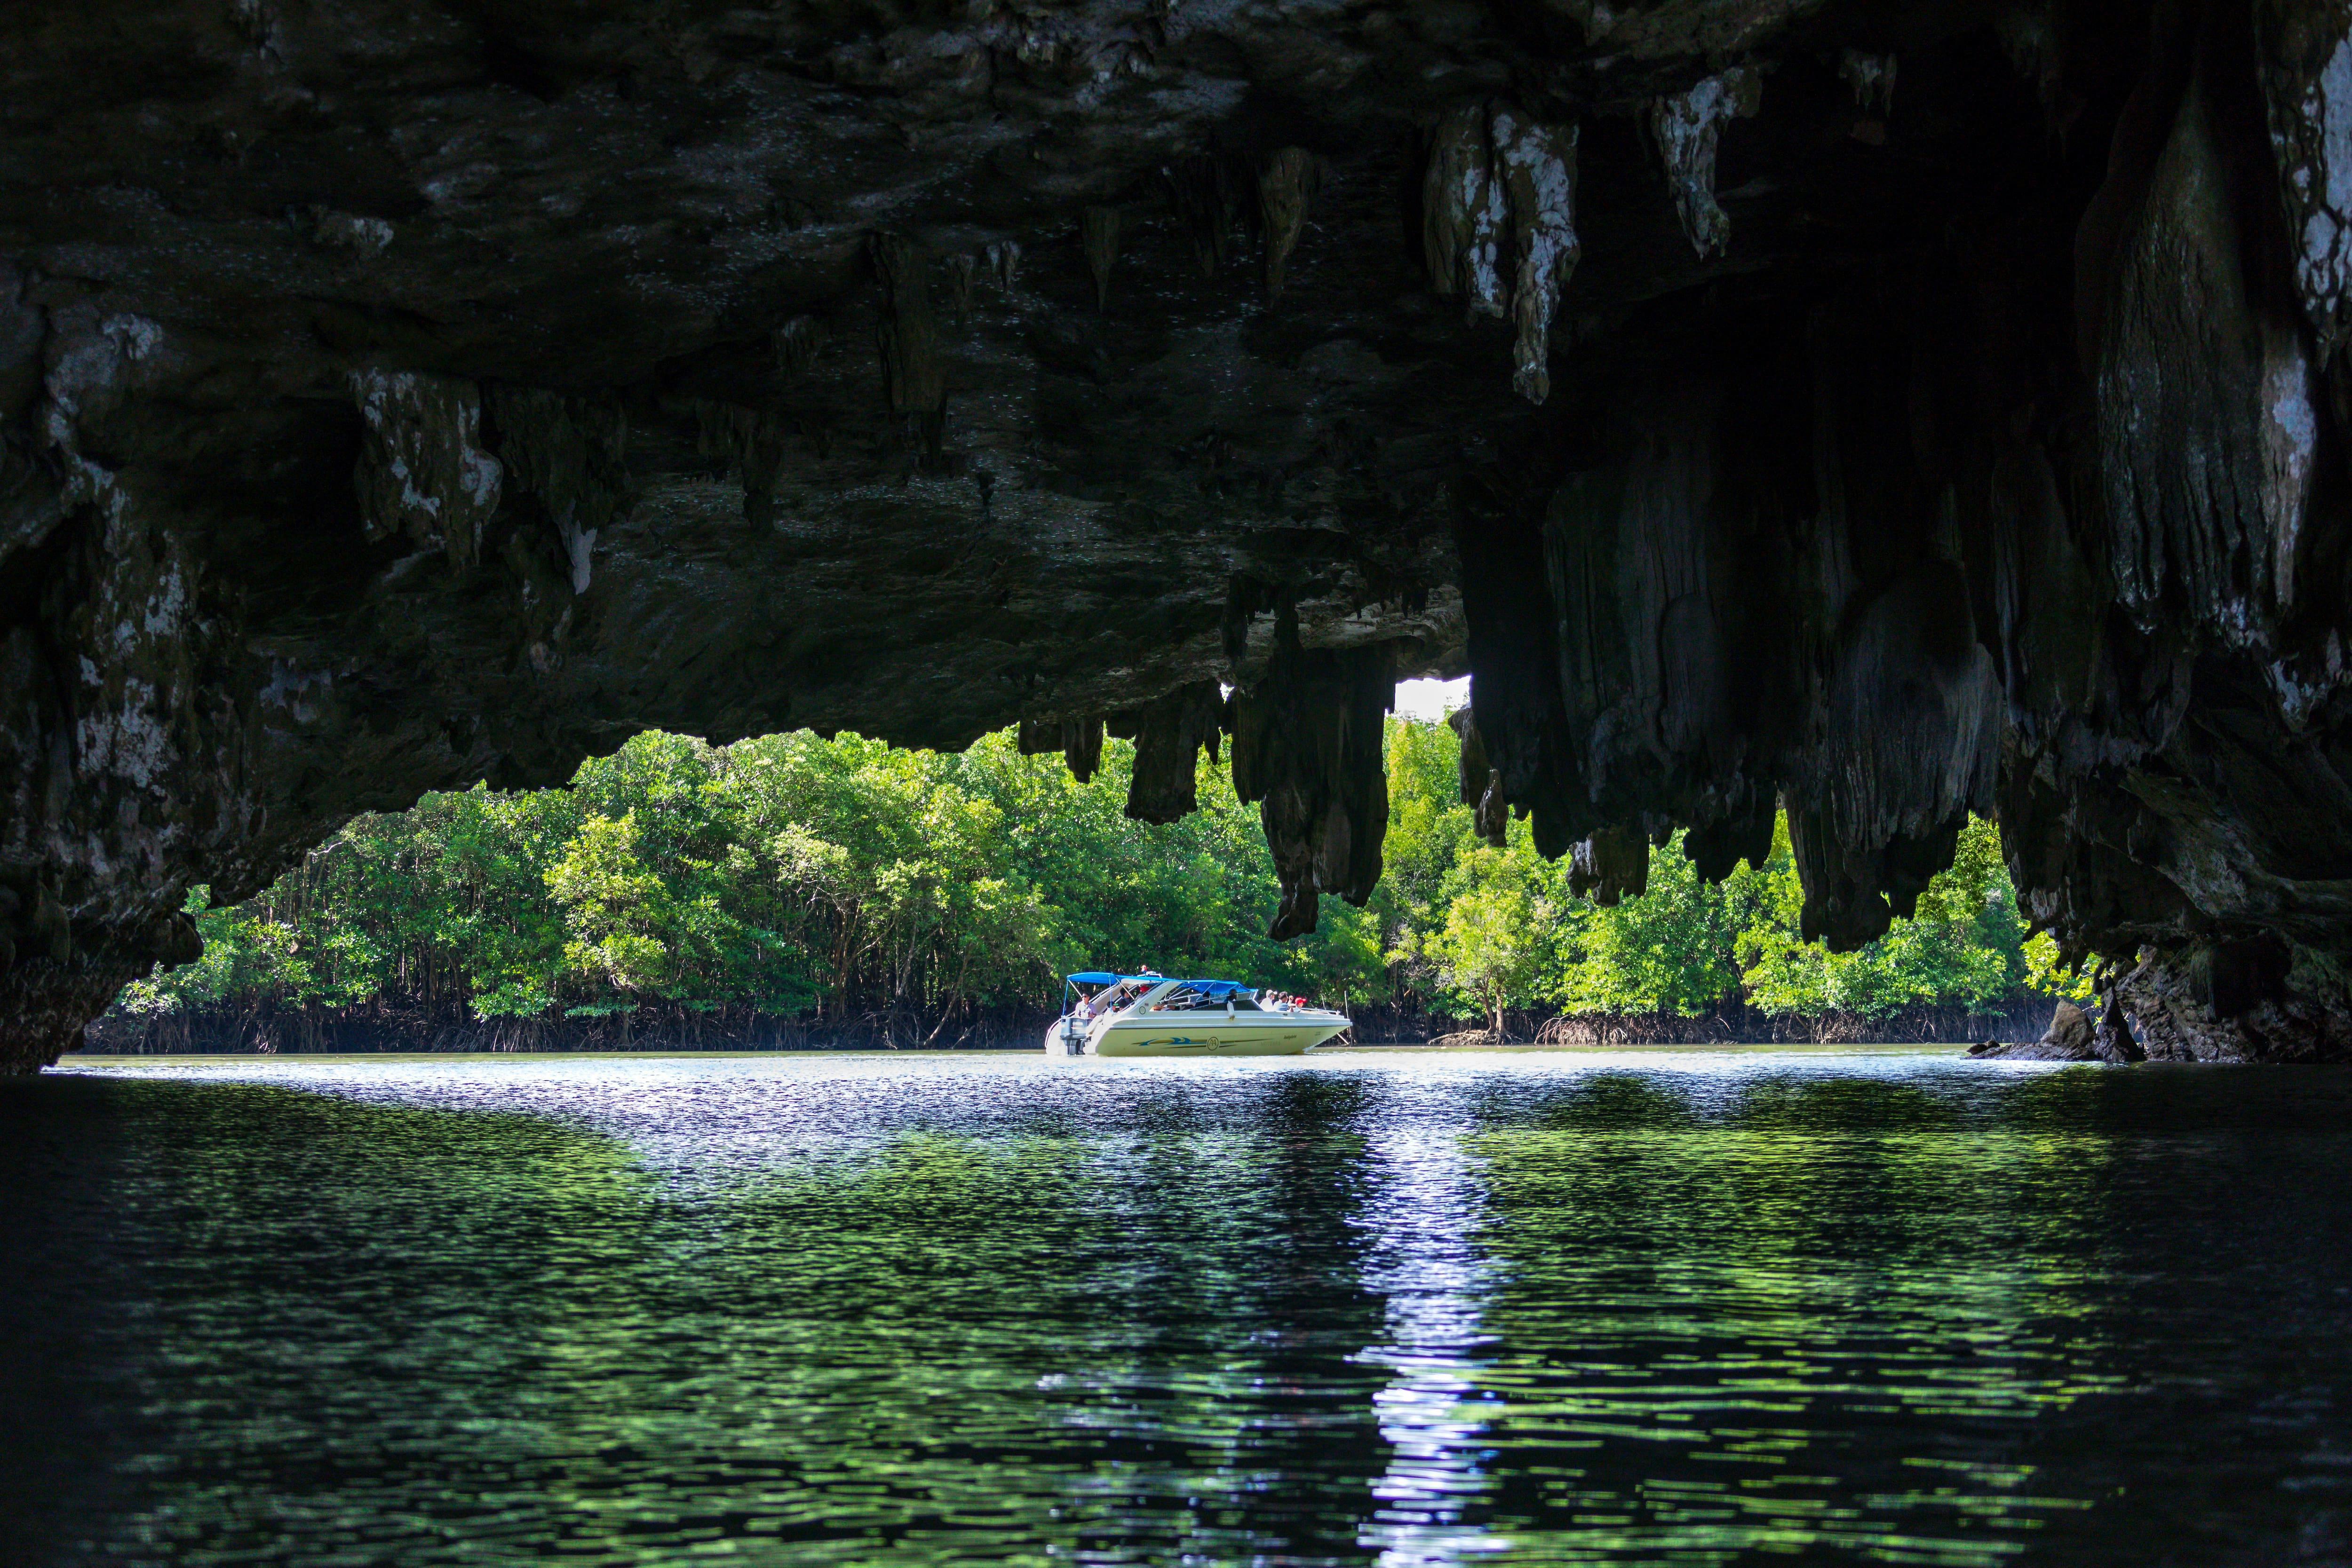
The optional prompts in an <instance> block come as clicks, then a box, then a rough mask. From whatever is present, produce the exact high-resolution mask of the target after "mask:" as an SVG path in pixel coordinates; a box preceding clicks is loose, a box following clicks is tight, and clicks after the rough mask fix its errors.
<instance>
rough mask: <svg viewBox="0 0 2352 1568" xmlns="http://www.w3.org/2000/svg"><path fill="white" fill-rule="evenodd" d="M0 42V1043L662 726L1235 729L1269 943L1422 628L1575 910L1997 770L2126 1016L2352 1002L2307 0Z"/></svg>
mask: <svg viewBox="0 0 2352 1568" xmlns="http://www.w3.org/2000/svg"><path fill="white" fill-rule="evenodd" d="M0 28H5V39H0V43H5V48H0V61H5V73H6V83H7V94H6V101H7V104H8V113H7V115H6V116H5V118H0V1063H5V1065H6V1066H9V1067H11V1068H16V1069H26V1068H31V1067H34V1066H37V1065H38V1064H39V1063H41V1062H43V1061H47V1060H49V1059H51V1058H52V1057H53V1056H54V1055H55V1054H56V1053H57V1052H58V1051H59V1050H60V1049H62V1048H64V1047H65V1046H67V1045H68V1044H69V1043H70V1042H71V1041H72V1040H73V1039H74V1038H75V1031H76V1030H78V1029H79V1025H80V1023H81V1021H82V1020H83V1019H86V1018H87V1017H88V1016H89V1015H90V1014H91V1013H92V1012H94V1011H95V1010H97V1009H99V1008H100V1007H102V1006H103V1005H104V1003H105V1001H106V999H107V998H108V997H109V996H110V994H111V993H112V992H113V990H114V989H115V988H117V987H118V986H119V985H120V983H121V981H122V980H123V979H124V978H125V977H129V976H131V975H132V974H135V973H137V972H139V971H140V970H141V969H142V968H143V967H146V966H148V965H150V964H152V963H154V962H157V961H159V960H168V959H172V958H175V957H182V956H186V954H187V953H188V952H189V951H190V947H191V944H192V942H193V939H194V933H193V930H192V929H191V928H190V927H189V925H188V923H187V922H186V921H185V919H184V918H183V917H181V916H180V915H177V913H176V911H177V909H178V907H179V904H180V903H181V900H182V897H183V894H184V891H185V889H186V888H187V887H188V886H189V885H190V884H191V883H194V882H198V881H204V882H209V883H211V884H212V886H213V887H214V889H215V893H216V894H218V895H219V896H223V897H229V898H235V897H239V896H242V895H244V894H247V893H249V892H251V891H252V890H254V889H255V888H257V887H258V886H259V885H261V884H262V883H264V882H266V881H267V880H268V878H269V877H271V876H272V875H273V874H275V873H277V872H278V871H279V870H280V869H282V868H283V867H285V866H286V865H288V864H289V863H290V862H291V861H292V859H293V858H294V857H296V856H299V854H301V853H302V852H305V851H306V850H307V849H308V848H309V847H310V846H311V845H314V844H316V843H317V842H318V841H320V839H321V838H322V837H323V836H325V835H326V834H328V833H329V832H331V831H332V830H333V829H334V827H335V826H336V825H337V824H338V823H339V822H341V821H342V820H344V819H345V818H346V817H347V816H348V815H349V814H351V813H352V812H354V811H358V810H371V809H388V808H396V807H399V806H403V805H404V804H406V803H408V802H409V801H410V800H414V799H415V796H416V795H417V794H418V793H419V792H420V791H423V790H425V789H436V788H448V787H462V786H464V785H467V784H470V783H472V782H473V781H475V780H477V779H488V780H490V781H492V782H493V783H497V784H501V785H508V784H525V783H544V782H551V781H554V780H558V779H562V778H563V777H565V776H566V775H567V774H568V773H569V772H570V770H571V769H572V767H573V766H574V765H575V764H576V763H577V761H578V759H579V758H581V757H583V755H586V754H588V753H590V752H593V751H595V750H599V749H603V748H607V747H612V746H613V745H614V744H616V743H617V742H618V741H619V740H621V739H622V738H624V737H625V736H627V735H628V734H630V733H632V732H633V731H635V730H636V729H638V728H641V727H646V726H648V725H659V726H664V727H671V728H677V729H682V730H687V731H691V732H694V733H697V734H701V735H706V736H709V737H713V738H718V739H724V738H728V737H733V736H738V735H741V734H745V733H751V732H756V731H761V730H766V729H773V728H778V727H790V726H795V725H803V724H805V725H812V726H815V727H819V728H823V729H827V730H831V729H836V728H843V727H854V728H857V729H860V730H864V731H867V732H870V733H874V734H878V735H882V736H886V737H890V738H892V739H894V740H898V741H902V742H906V743H908V744H929V745H959V744H961V743H963V742H966V741H968V740H970V739H971V737H974V736H976V735H978V734H979V733H981V732H982V731H983V730H985V729H988V728H991V727H997V726H1001V725H1004V724H1008V723H1011V722H1013V721H1015V720H1020V721H1023V723H1024V729H1023V741H1024V747H1031V748H1036V749H1045V750H1055V751H1061V752H1063V753H1064V754H1065V755H1066V757H1067V758H1069V760H1070V763H1071V765H1072V766H1073V767H1074V768H1079V769H1081V770H1087V769H1091V768H1092V767H1093V766H1094V764H1095V761H1096V759H1097V758H1098V756H1099V748H1100V745H1101V740H1102V737H1103V736H1104V735H1105V734H1106V733H1118V734H1129V735H1132V736H1133V737H1135V739H1136V741H1137V744H1138V747H1139V757H1140V758H1142V759H1143V760H1142V763H1141V765H1140V766H1139V772H1138V777H1137V782H1136V792H1135V796H1134V798H1133V800H1131V802H1130V806H1131V809H1132V810H1134V811H1135V812H1136V813H1137V814H1138V815H1139V816H1143V817H1147V818H1151V819H1155V820H1156V819H1160V818H1165V817H1167V816H1169V815H1171V814H1172V813H1175V812H1179V811H1181V810H1184V809H1185V808H1186V806H1187V805H1188V804H1189V802H1190V799H1191V777H1190V773H1189V771H1188V768H1189V764H1190V760H1191V758H1194V757H1196V756H1197V755H1198V754H1199V752H1200V750H1201V749H1202V747H1209V746H1214V745H1219V744H1222V743H1223V738H1224V737H1228V736H1229V737H1230V739H1231V745H1232V747H1233V754H1232V755H1233V759H1234V771H1235V777H1236V780H1237V782H1239V783H1240V784H1241V786H1242V787H1243V789H1244V793H1246V794H1248V795H1249V797H1250V798H1251V799H1253V800H1258V801H1260V802H1261V807H1262V810H1263V812H1264V816H1265V824H1266V827H1267V831H1268V832H1269V834H1270V836H1271V838H1272V841H1273V843H1274V846H1275V851H1276V860H1277V862H1278V863H1279V865H1280V867H1281V869H1282V873H1283V876H1284V879H1285V885H1286V902H1285V906H1284V910H1283V914H1282V917H1281V929H1283V930H1285V931H1294V930H1297V929H1302V928H1304V926H1305V925H1308V924H1311V922H1312V920H1313V918H1314V912H1315V907H1316V904H1317V901H1318V899H1319V897H1320V896H1321V894H1325V893H1337V894H1340V895H1342V896H1347V897H1358V898H1360V897H1362V896H1364V895H1365V894H1367V893H1368V892H1369V891H1370V885H1371V883H1372V881H1373V879H1374V878H1375V877H1377V875H1378V874H1379V867H1380V841H1381V831H1382V826H1383V823H1384V821H1385V801H1384V799H1383V798H1382V785H1381V777H1382V776H1381V768H1380V763H1379V720H1380V714H1381V705H1382V702H1383V700H1384V696H1385V693H1386V691H1387V683H1388V682H1390V681H1391V680H1393V679H1395V678H1396V677H1397V676H1399V675H1402V674H1458V673H1461V672H1463V671H1465V670H1467V671H1470V672H1472V673H1473V674H1475V713H1474V714H1473V715H1471V716H1469V717H1468V718H1466V719H1465V721H1464V723H1463V725H1462V738H1463V743H1464V789H1465V799H1467V800H1471V801H1472V802H1473V803H1474V804H1475V806H1476V807H1477V809H1478V815H1479V822H1480V827H1481V831H1486V832H1488V833H1490V834H1497V835H1498V834H1499V833H1500V832H1501V831H1502V826H1503V822H1504V821H1505V818H1506V815H1507V813H1509V812H1513V811H1517V812H1522V813H1526V814H1527V815H1528V816H1529V817H1530V819H1531V826H1532V829H1533V831H1534V834H1535V837H1536V839H1537V841H1538V845H1539V846H1540V847H1541V848H1543V849H1544V850H1545V851H1546V852H1549V853H1553V854H1572V855H1574V857H1575V862H1574V865H1575V878H1576V881H1577V882H1578V883H1579V884H1580V885H1583V886H1586V887H1587V888H1589V890H1590V891H1591V893H1592V894H1593V895H1594V896H1597V897H1602V898H1609V897H1619V896H1630V895H1632V894H1634V893H1635V892H1637V891H1638V888H1639V886H1640V882H1641V876H1642V868H1643V866H1644V865H1645V863H1646V862H1645V860H1644V858H1643V849H1644V846H1647V845H1650V844H1654V843H1657V842H1660V841H1663V840H1664V838H1665V836H1666V835H1668V834H1669V833H1670V832H1671V831H1672V830H1673V829H1674V828H1675V827H1676V826H1684V827H1688V828H1689V829H1691V832H1690V834H1689V837H1688V838H1687V840H1686V841H1685V842H1686V844H1687V847H1688V851H1689V852H1690V853H1691V855H1692V856H1693V858H1694V860H1695V861H1696V862H1697V865H1698V868H1699V870H1700V871H1701V872H1703V873H1706V874H1707V875H1711V876H1719V875H1722V874H1724V873H1727V872H1728V871H1729V870H1730V869H1731V868H1732V867H1733V866H1735V865H1736V864H1737V863H1738V861H1739V860H1740V859H1741V858H1742V857H1744V856H1754V855H1758V854H1761V853H1762V852H1764V849H1765V848H1766V846H1768V845H1769V835H1770V830H1771V823H1772V820H1773V812H1774V809H1775V806H1776V804H1777V803H1782V802H1785V804H1786V805H1787V807H1788V809H1789V811H1790V821H1791V823H1792V828H1793V831H1794V834H1795V839H1796V850H1797V855H1798V860H1799V865H1800V870H1801V873H1802V875H1803V877H1804V880H1805V884H1806V913H1805V922H1806V925H1807V928H1808V929H1809V930H1810V931H1812V932H1815V933H1817V934H1819V935H1821V936H1823V937H1824V938H1825V939H1827V940H1829V941H1831V942H1832V943H1836V944H1840V945H1851V944H1853V943H1857V942H1861V941H1864V940H1867V939H1868V938H1869V937H1870V936H1873V935H1874V934H1875V933H1876V932H1878V931H1880V930H1883V929H1885V925H1886V922H1887V921H1888V920H1890V919H1891V918H1893V917H1894V916H1895V915H1900V914H1903V913H1905V912H1906V911H1907V910H1908V909H1909V908H1910V907H1911V906H1912V902H1913V901H1914V900H1915V899H1916V897H1917V895H1918V893H1919V891H1920V889H1921V888H1922V887H1923V886H1924V884H1925V883H1926V881H1927V878H1928V877H1929V876H1930V875H1932V874H1933V873H1934V872H1935V871H1936V870H1937V868H1938V867H1939V866H1940V865H1941V864H1942V863H1943V862H1944V861H1945V859H1946V858H1947V857H1948V854H1949V853H1950V849H1951V844H1952V841H1953V835H1954V833H1955V831H1957V829H1958V825H1959V824H1960V822H1961V821H1963V820H1964V816H1965V813H1966V812H1968V811H1969V810H1978V811H1994V812H1997V813H1998V815H1999V816H2000V820H2001V822H2002V825H2003V830H2004V833H2005V835H2006V841H2007V842H2008V845H2009V848H2010V853H2011V859H2012V862H2013V863H2012V871H2013V873H2014V875H2015V878H2016V881H2017V883H2018V886H2019V888H2020V891H2021V895H2022V896H2023V898H2024V899H2025V900H2026V902H2027V906H2028V910H2029V913H2030V914H2031V915H2032V917H2033V918H2034V919H2035V920H2036V921H2037V922H2039V923H2041V924H2042V925H2045V926H2047V927H2049V928H2051V929H2053V930H2054V931H2055V932H2056V933H2057V934H2058V936H2060V938H2061V940H2062V941H2063V943H2064V944H2065V946H2067V947H2068V948H2069V949H2070V950H2071V951H2073V952H2075V953H2077V954H2080V955H2084V956H2089V955H2097V956H2099V961H2100V962H2102V963H2103V964H2104V965H2105V967H2103V968H2102V969H2101V970H2100V974H2101V976H2102V985H2103V987H2104V993H2103V994H2104V996H2105V1000H2106V1006H2105V1008H2104V1009H2103V1010H2102V1012H2101V1015H2100V1019H2099V1021H2098V1023H2097V1024H2096V1025H2095V1032H2098V1031H2105V1032H2104V1034H2102V1035H2101V1037H2100V1038H2101V1039H2102V1040H2104V1044H2103V1045H2102V1046H2101V1048H2100V1051H2099V1053H2100V1054H2103V1055H2110V1056H2121V1055H2126V1054H2128V1053H2129V1052H2128V1051H2127V1050H2126V1045H2125V1043H2124V1042H2125V1040H2126V1034H2125V1031H2126V1030H2128V1031H2129V1032H2128V1038H2129V1040H2130V1042H2131V1047H2130V1048H2131V1049H2137V1050H2144V1051H2146V1053H2147V1055H2149V1056H2151V1057H2191V1058H2197V1059H2222V1058H2249V1059H2252V1058H2262V1059H2273V1058H2282V1057H2317V1056H2341V1055H2344V1054H2346V1053H2347V1051H2352V992H2347V981H2346V979H2345V978H2344V977H2345V975H2346V973H2347V968H2346V965H2347V961H2352V893H2347V889H2352V706H2347V705H2352V696H2347V690H2346V688H2347V681H2352V674H2347V655H2346V649H2345V641H2346V635H2347V622H2352V516H2347V507H2352V486H2347V481H2352V469H2347V455H2352V447H2347V434H2352V370H2347V363H2346V359H2345V355H2346V352H2347V343H2352V260H2347V257H2352V196H2347V187H2352V173H2347V171H2352V152H2347V126H2352V16H2347V13H2346V12H2345V10H2344V8H2343V7H2342V6H2341V5H2320V4H2317V3H2315V0H2168V3H2167V4H2163V5H2155V4H2150V3H2132V0H2105V3H2094V0H1957V3H1955V4H1951V5H1936V6H1923V5H1916V4H1912V3H1907V0H1852V3H1849V4H1841V5H1827V4H1824V3H1822V0H1634V3H1630V4H1612V5H1600V4H1597V3H1596V4H1588V3H1586V0H1553V3H1549V4H1546V5H1538V6H1535V7H1533V8H1525V7H1523V8H1519V9H1516V10H1514V9H1508V8H1491V7H1485V6H1481V5H1468V6H1457V7H1452V8H1444V7H1437V8H1433V7H1428V6H1415V5H1402V4H1388V3H1385V0H1372V3H1371V4H1369V5H1361V6H1356V7H1351V8H1325V9H1322V10H1308V11H1300V10H1298V9H1297V8H1286V9H1284V8H1277V9H1267V8H1257V9H1251V8H1246V7H1244V8H1234V7H1222V6H1198V5H1165V4H1160V3H1158V0H1068V3H1066V4H1062V5H1055V6H1050V7H1047V6H1040V5H1002V4H994V3H984V4H977V5H967V6H961V7H951V8H946V9H940V8H933V9H931V10H921V9H908V8H905V7H898V8H892V7H880V6H870V5H842V6H823V7H812V6H774V7H764V8H763V7H745V6H740V5H715V4H705V3H702V0H683V3H682V4H677V5H665V6H643V5H623V4H620V3H618V0H562V4H558V3H557V0H511V3H506V4H500V5H467V4H456V3H452V4H446V5H394V4H390V3H388V0H307V3H305V4H300V5H297V4H292V3H289V0H256V3H252V4H246V3H242V0H241V3H240V4H237V5H224V4H220V3H218V0H131V3H130V4H128V5H116V6H108V7H82V8H79V9H75V8H69V7H68V8H57V7H51V8H47V9H42V8H31V9H20V10H19V12H18V13H16V14H13V15H12V16H11V19H10V20H9V21H7V22H6V23H5V24H0ZM1898 63H1899V66H1900V78H1901V91H1900V95H1899V100H1898V99H1897V97H1896V95H1895V90H1894V89H1895V77H1896V66H1897V64H1898ZM1898 104H1899V107H1898ZM1506 366H1507V367H1508V373H1505V367H1506ZM1229 688H1230V695H1227V693H1228V689H1229Z"/></svg>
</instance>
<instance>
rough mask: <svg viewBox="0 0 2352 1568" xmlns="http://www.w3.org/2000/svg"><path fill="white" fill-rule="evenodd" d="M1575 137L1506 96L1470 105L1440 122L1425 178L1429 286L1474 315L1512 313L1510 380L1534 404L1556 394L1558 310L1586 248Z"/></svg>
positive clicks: (1425, 250)
mask: <svg viewBox="0 0 2352 1568" xmlns="http://www.w3.org/2000/svg"><path fill="white" fill-rule="evenodd" d="M1577 139H1578V138H1577V128H1576V127H1574V126H1570V127H1567V128H1565V129H1561V128H1559V127H1554V126H1548V125H1542V124H1538V123H1537V122H1536V121H1535V120H1531V119H1529V118H1528V116H1527V115H1526V114H1524V113H1523V112H1521V111H1520V110H1517V109H1514V108H1511V107H1510V106H1508V105H1506V104H1502V103H1499V102H1493V103H1481V104H1471V105H1465V106H1464V107H1462V108H1460V109H1457V110H1454V111H1453V112H1452V113H1450V114H1448V115H1447V116H1446V117H1445V118H1444V120H1441V121H1440V122H1439V124H1438V127H1437V131H1436V132H1435V134H1434V135H1433V138H1432V141H1431V150H1430V156H1429V163H1428V167H1427V170H1426V172H1425V173H1424V175H1423V182H1422V248H1423V256H1424V258H1425V260H1426V262H1427V264H1428V267H1429V275H1430V281H1431V285H1432V287H1434V288H1435V289H1436V291H1437V292H1438V293H1440V294H1444V295H1457V294H1458V295H1460V296H1461V297H1462V298H1463V303H1464V308H1465V310H1466V312H1467V313H1468V314H1470V315H1472V316H1480V315H1485V316H1496V317H1500V316H1504V315H1508V316H1509V317H1510V318H1511V319H1512V320H1513V322H1514V323H1515V325H1516V327H1517V335H1516V338H1515V340H1514V342H1513V344H1512V375H1511V384H1512V387H1513V388H1514V389H1515V390H1516V391H1517V392H1518V393H1519V395H1520V396H1522V397H1524V398H1526V399H1527V400H1528V402H1537V403H1539V402H1543V401H1544V399H1545V398H1546V397H1548V396H1549V395H1550V392H1551V376H1550V371H1549V364H1548V361H1549V353H1550V343H1551V321H1552V316H1553V313H1554V312H1555V311H1556V310H1557V309H1558V308H1559V298H1560V294H1561V292H1562V291H1563V290H1564V289H1565V288H1566V287H1568V283H1569V279H1570V277H1573V276H1574V274H1575V271H1576V263H1577V258H1578V257H1579V256H1580V254H1581V251H1582V246H1581V245H1580V242H1579V241H1578V239H1577V235H1576V149H1577Z"/></svg>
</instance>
